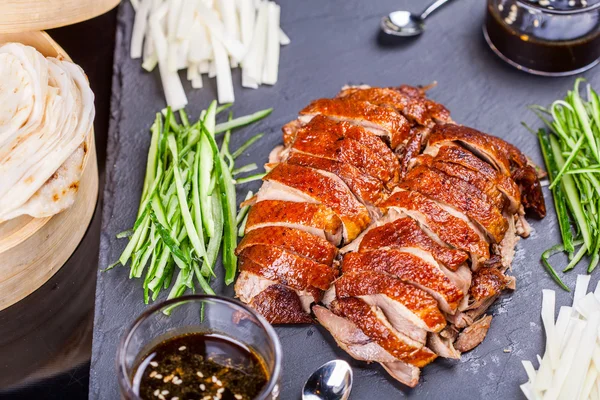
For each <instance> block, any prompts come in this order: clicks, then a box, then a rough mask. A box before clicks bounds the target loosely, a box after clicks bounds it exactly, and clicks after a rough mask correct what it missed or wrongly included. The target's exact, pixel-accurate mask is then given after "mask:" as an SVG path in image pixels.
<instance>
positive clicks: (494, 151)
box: [427, 124, 510, 176]
mask: <svg viewBox="0 0 600 400" xmlns="http://www.w3.org/2000/svg"><path fill="white" fill-rule="evenodd" d="M489 138H490V136H489V135H487V134H485V133H483V132H479V131H478V130H475V129H473V128H468V127H466V126H461V125H456V124H445V125H437V126H435V127H434V128H433V130H432V132H431V135H429V140H428V143H427V146H428V147H429V146H439V147H441V146H443V145H444V144H452V143H453V142H458V143H460V144H461V145H463V146H465V147H466V148H467V150H469V151H471V152H472V153H473V154H475V155H476V156H478V157H480V158H481V159H483V160H484V161H486V162H487V163H489V164H490V165H491V166H493V167H494V168H496V169H497V170H498V171H500V172H502V173H503V174H504V175H506V176H510V161H509V160H508V157H507V156H506V154H505V153H504V152H503V151H502V150H501V149H499V148H498V146H497V145H496V143H494V142H493V141H491V140H490V139H489Z"/></svg>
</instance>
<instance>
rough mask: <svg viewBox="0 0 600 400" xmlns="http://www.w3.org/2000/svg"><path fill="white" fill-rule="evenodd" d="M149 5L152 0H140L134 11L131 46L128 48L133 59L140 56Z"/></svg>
mask: <svg viewBox="0 0 600 400" xmlns="http://www.w3.org/2000/svg"><path fill="white" fill-rule="evenodd" d="M132 4H133V3H132ZM151 5H152V0H142V2H141V3H140V4H139V7H138V8H136V10H137V12H136V13H135V19H134V21H133V32H132V34H131V48H130V49H129V50H130V56H131V58H133V59H136V58H141V57H142V49H143V42H144V35H145V34H146V25H147V23H148V14H150V7H151Z"/></svg>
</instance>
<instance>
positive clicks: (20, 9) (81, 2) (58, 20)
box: [0, 0, 119, 33]
mask: <svg viewBox="0 0 600 400" xmlns="http://www.w3.org/2000/svg"><path fill="white" fill-rule="evenodd" d="M117 4H119V0H1V1H0V32H3V33H19V32H30V31H40V30H43V29H52V28H58V27H59V26H65V25H71V24H75V23H77V22H81V21H85V20H88V19H91V18H94V17H97V16H98V15H100V14H104V13H105V12H107V11H108V10H110V9H111V8H113V7H115V6H116V5H117Z"/></svg>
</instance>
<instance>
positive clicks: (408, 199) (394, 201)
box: [380, 190, 490, 261]
mask: <svg viewBox="0 0 600 400" xmlns="http://www.w3.org/2000/svg"><path fill="white" fill-rule="evenodd" d="M380 207H382V208H383V209H384V210H389V209H391V208H398V209H400V210H403V211H404V212H406V213H407V214H408V215H410V216H411V217H414V218H418V220H419V223H420V224H421V225H425V226H426V227H427V228H428V229H429V230H430V231H431V232H432V233H433V234H435V235H436V236H437V237H438V238H439V239H440V241H442V242H443V243H448V244H449V245H451V246H453V247H455V248H457V249H459V250H463V251H466V252H468V253H470V254H471V258H472V261H473V259H474V258H475V259H477V260H479V259H480V260H481V261H483V260H487V259H488V258H490V250H489V244H488V243H487V242H486V241H485V240H484V239H483V238H482V237H481V236H480V235H479V234H478V232H477V231H476V230H474V229H473V228H472V227H471V226H470V225H469V224H468V223H467V222H465V221H463V220H462V219H460V218H458V217H456V216H454V215H452V214H450V213H449V212H448V211H446V210H445V209H443V208H442V207H440V206H439V204H437V203H436V202H435V201H433V200H430V199H428V198H427V197H425V196H423V195H422V194H420V193H418V192H411V191H404V190H401V191H396V192H394V193H392V195H391V196H390V197H389V198H388V199H387V200H385V201H384V202H383V203H381V204H380Z"/></svg>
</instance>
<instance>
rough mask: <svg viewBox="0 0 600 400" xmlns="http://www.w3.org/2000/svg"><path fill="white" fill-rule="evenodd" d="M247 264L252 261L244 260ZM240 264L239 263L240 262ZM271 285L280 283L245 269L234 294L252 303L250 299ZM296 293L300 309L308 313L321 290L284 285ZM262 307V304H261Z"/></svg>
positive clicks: (241, 273) (236, 283) (319, 296)
mask: <svg viewBox="0 0 600 400" xmlns="http://www.w3.org/2000/svg"><path fill="white" fill-rule="evenodd" d="M246 264H247V265H252V264H253V263H252V261H250V260H246ZM240 265H241V264H240ZM273 285H281V284H280V283H278V282H276V281H274V280H271V279H267V278H264V277H262V276H261V275H257V274H255V273H253V272H251V271H248V270H245V271H242V272H240V274H239V276H238V279H237V281H236V282H235V295H236V297H238V298H239V299H240V300H241V301H243V302H244V303H246V304H250V303H252V300H253V299H254V298H255V297H256V296H258V295H259V294H261V293H262V292H263V291H265V290H266V289H267V288H269V287H270V286H273ZM286 287H287V288H289V289H290V290H292V291H294V292H295V293H296V296H297V297H298V299H299V301H300V305H301V308H302V310H303V311H304V312H305V313H310V305H311V304H312V303H317V302H319V301H321V297H322V291H321V290H320V289H317V288H314V287H310V288H307V289H306V290H300V289H294V288H291V287H289V286H286ZM263 307H264V305H263Z"/></svg>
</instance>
